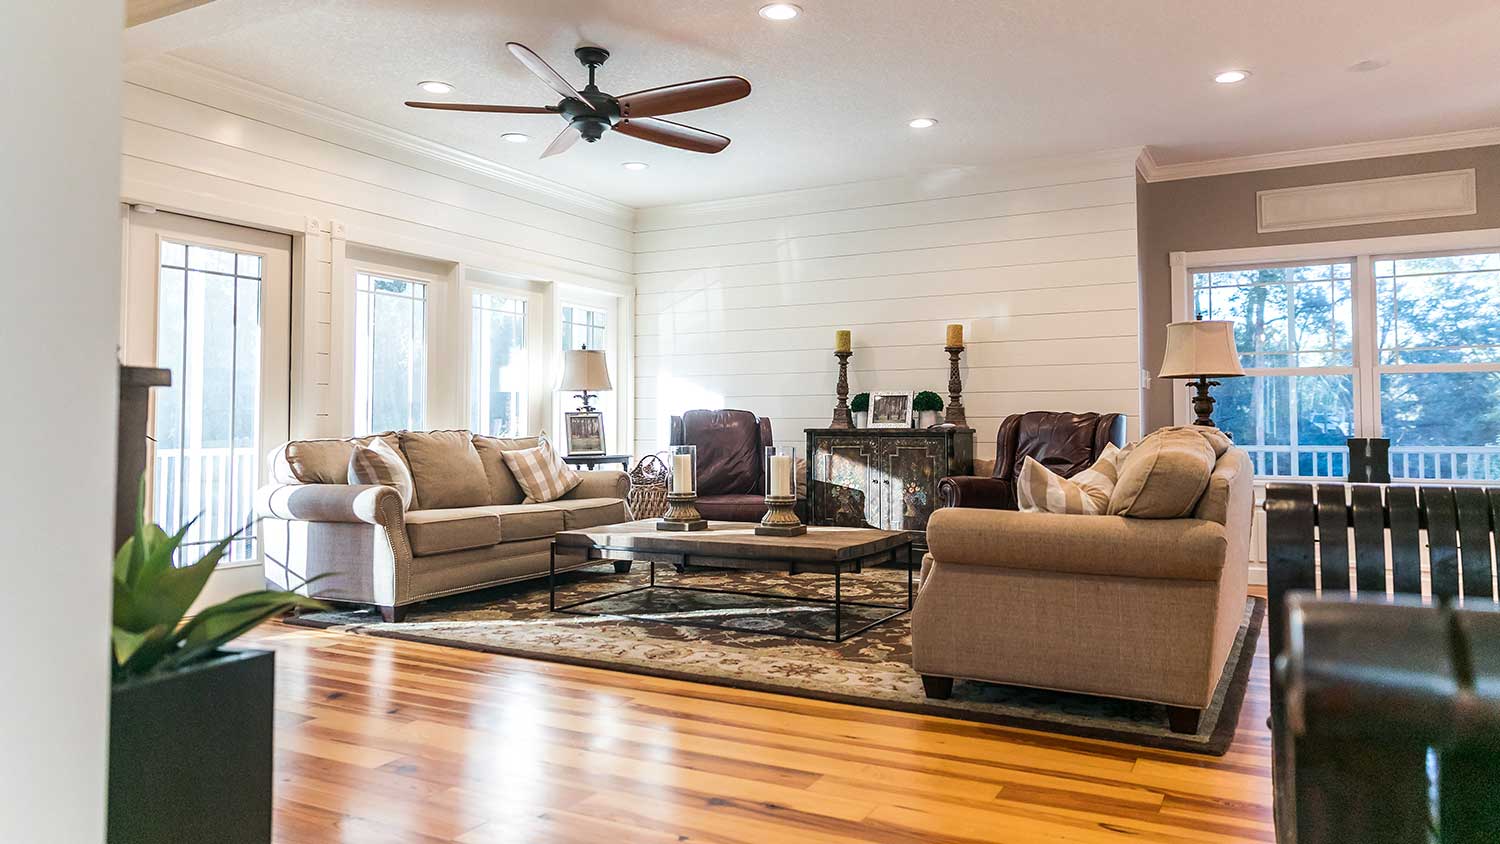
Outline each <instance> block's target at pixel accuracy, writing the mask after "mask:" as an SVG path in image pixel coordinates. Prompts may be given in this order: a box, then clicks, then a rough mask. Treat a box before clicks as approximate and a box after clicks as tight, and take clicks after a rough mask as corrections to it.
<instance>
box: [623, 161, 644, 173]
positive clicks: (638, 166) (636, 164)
mask: <svg viewBox="0 0 1500 844" xmlns="http://www.w3.org/2000/svg"><path fill="white" fill-rule="evenodd" d="M620 166H621V167H624V168H625V169H626V170H632V171H636V172H639V171H641V170H644V169H646V168H647V167H648V166H650V165H648V164H646V162H644V161H627V162H625V163H624V164H621V165H620Z"/></svg>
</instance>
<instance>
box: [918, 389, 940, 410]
mask: <svg viewBox="0 0 1500 844" xmlns="http://www.w3.org/2000/svg"><path fill="white" fill-rule="evenodd" d="M911 409H912V410H915V411H919V412H920V411H924V410H942V409H943V398H942V396H939V395H938V394H937V393H934V392H933V391H931V390H923V391H922V392H920V393H917V395H916V396H915V397H914V398H913V399H912V400H911Z"/></svg>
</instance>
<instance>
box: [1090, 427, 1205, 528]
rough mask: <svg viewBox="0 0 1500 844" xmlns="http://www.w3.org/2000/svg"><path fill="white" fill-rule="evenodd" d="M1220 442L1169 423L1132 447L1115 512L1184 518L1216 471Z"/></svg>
mask: <svg viewBox="0 0 1500 844" xmlns="http://www.w3.org/2000/svg"><path fill="white" fill-rule="evenodd" d="M1214 459H1215V458H1214V447H1213V446H1212V445H1210V444H1209V441H1208V440H1207V439H1206V438H1205V437H1204V436H1202V435H1201V434H1199V433H1198V432H1195V431H1192V430H1185V429H1183V428H1164V429H1162V430H1160V431H1157V432H1155V433H1153V434H1151V435H1150V436H1149V437H1146V438H1145V439H1144V440H1141V441H1140V442H1139V443H1136V444H1135V445H1134V446H1132V447H1131V449H1130V451H1129V453H1128V454H1126V455H1125V459H1124V461H1123V462H1122V463H1121V464H1120V479H1119V481H1118V482H1117V483H1116V484H1115V489H1114V492H1113V493H1111V494H1110V498H1109V513H1110V515H1112V516H1131V517H1134V518H1137V519H1180V518H1182V517H1184V516H1187V515H1189V514H1191V513H1192V512H1193V508H1194V507H1195V506H1197V504H1198V499H1199V497H1201V496H1202V495H1203V490H1205V489H1206V488H1207V487H1208V478H1209V475H1211V474H1212V473H1213V470H1214Z"/></svg>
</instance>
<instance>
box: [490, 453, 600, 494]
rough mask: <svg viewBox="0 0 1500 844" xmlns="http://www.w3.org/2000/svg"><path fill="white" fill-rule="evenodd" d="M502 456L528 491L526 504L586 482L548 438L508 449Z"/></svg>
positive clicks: (563, 492) (517, 481) (517, 479)
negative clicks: (512, 449) (531, 445)
mask: <svg viewBox="0 0 1500 844" xmlns="http://www.w3.org/2000/svg"><path fill="white" fill-rule="evenodd" d="M500 456H501V457H503V458H505V465H506V466H508V467H510V471H511V473H512V474H514V475H515V476H516V483H518V484H520V485H521V489H522V490H524V491H525V492H526V499H525V503H527V504H531V503H534V502H546V501H553V500H556V499H558V498H561V497H563V496H564V495H567V494H568V491H569V490H571V489H572V488H573V487H575V486H578V485H579V484H580V483H582V482H583V476H582V475H580V474H579V473H578V472H577V471H576V470H574V469H573V467H571V466H569V465H568V464H566V463H564V462H562V459H561V458H559V457H558V456H557V454H556V453H554V452H553V451H552V445H551V444H550V443H548V442H547V441H546V440H545V439H543V440H542V441H541V442H539V443H538V444H537V447H536V448H522V449H517V450H515V451H505V452H501V454H500Z"/></svg>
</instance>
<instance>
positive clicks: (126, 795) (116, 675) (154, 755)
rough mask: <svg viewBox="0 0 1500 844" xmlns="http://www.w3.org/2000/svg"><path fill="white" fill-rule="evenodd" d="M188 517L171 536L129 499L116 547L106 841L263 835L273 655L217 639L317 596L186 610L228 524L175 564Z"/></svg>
mask: <svg viewBox="0 0 1500 844" xmlns="http://www.w3.org/2000/svg"><path fill="white" fill-rule="evenodd" d="M141 500H142V501H144V500H145V495H144V494H143V495H141ZM142 506H144V505H142ZM190 527H192V523H191V522H189V523H188V525H187V526H185V527H183V529H182V530H180V531H178V532H177V533H176V534H175V535H171V536H169V535H167V532H166V531H164V530H162V529H161V528H160V527H158V526H156V525H154V524H147V523H146V519H145V515H144V513H143V512H142V511H141V510H139V509H138V511H137V514H136V528H135V535H134V536H132V537H131V538H129V539H127V540H126V541H125V544H124V545H123V546H121V547H120V551H119V553H118V554H116V555H115V561H114V624H113V629H112V630H111V635H110V640H111V651H112V654H113V659H112V675H113V689H112V694H111V701H110V713H109V821H108V827H109V831H108V839H107V840H108V841H109V844H127V843H128V844H135V842H142V844H144V843H145V842H152V844H161V842H167V841H213V842H215V844H229V843H230V842H234V844H240V843H241V842H243V844H251V842H255V844H266V842H268V841H270V840H271V757H272V746H271V724H272V717H273V714H274V711H273V708H272V707H273V690H274V683H275V673H274V667H275V663H274V656H275V655H274V654H273V653H272V652H270V651H227V650H224V646H225V645H226V644H228V643H229V642H230V641H232V640H233V639H234V638H236V637H237V636H239V635H240V634H242V633H244V632H246V631H247V630H249V629H250V628H252V627H254V626H255V625H257V624H260V623H261V622H262V621H265V620H266V619H268V618H270V617H272V616H275V615H279V614H281V613H284V612H286V611H288V610H291V609H295V608H299V607H301V608H308V609H317V608H322V607H323V604H321V603H319V602H318V601H314V600H312V599H310V598H306V597H303V596H301V595H297V594H293V593H291V592H276V591H269V590H268V591H261V592H250V593H247V594H244V595H239V596H237V597H234V598H231V599H229V600H227V601H225V602H223V603H220V604H214V605H213V606H208V607H204V608H202V609H200V610H199V611H198V612H197V613H196V614H195V615H194V616H192V617H191V618H186V619H185V616H186V615H187V612H188V609H189V608H190V607H192V605H193V602H194V601H195V600H197V598H198V595H199V593H200V592H202V591H203V587H204V585H205V584H207V583H208V578H209V575H211V574H213V571H214V567H215V566H216V565H217V564H218V562H219V560H220V558H222V557H223V556H224V552H225V550H226V549H227V548H228V547H229V544H230V543H231V542H232V541H234V540H235V539H236V537H237V536H238V534H234V535H231V536H228V537H226V538H224V539H223V540H221V541H219V542H218V543H217V544H215V545H214V546H213V548H212V549H210V550H209V552H208V553H207V554H205V555H204V556H203V558H202V559H200V560H199V561H198V562H196V563H193V564H192V565H187V566H183V567H181V568H178V567H176V566H174V565H173V564H172V561H173V557H174V555H175V554H176V553H177V550H178V548H179V547H180V546H181V545H182V540H183V537H184V536H185V535H186V534H187V531H188V529H189V528H190Z"/></svg>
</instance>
